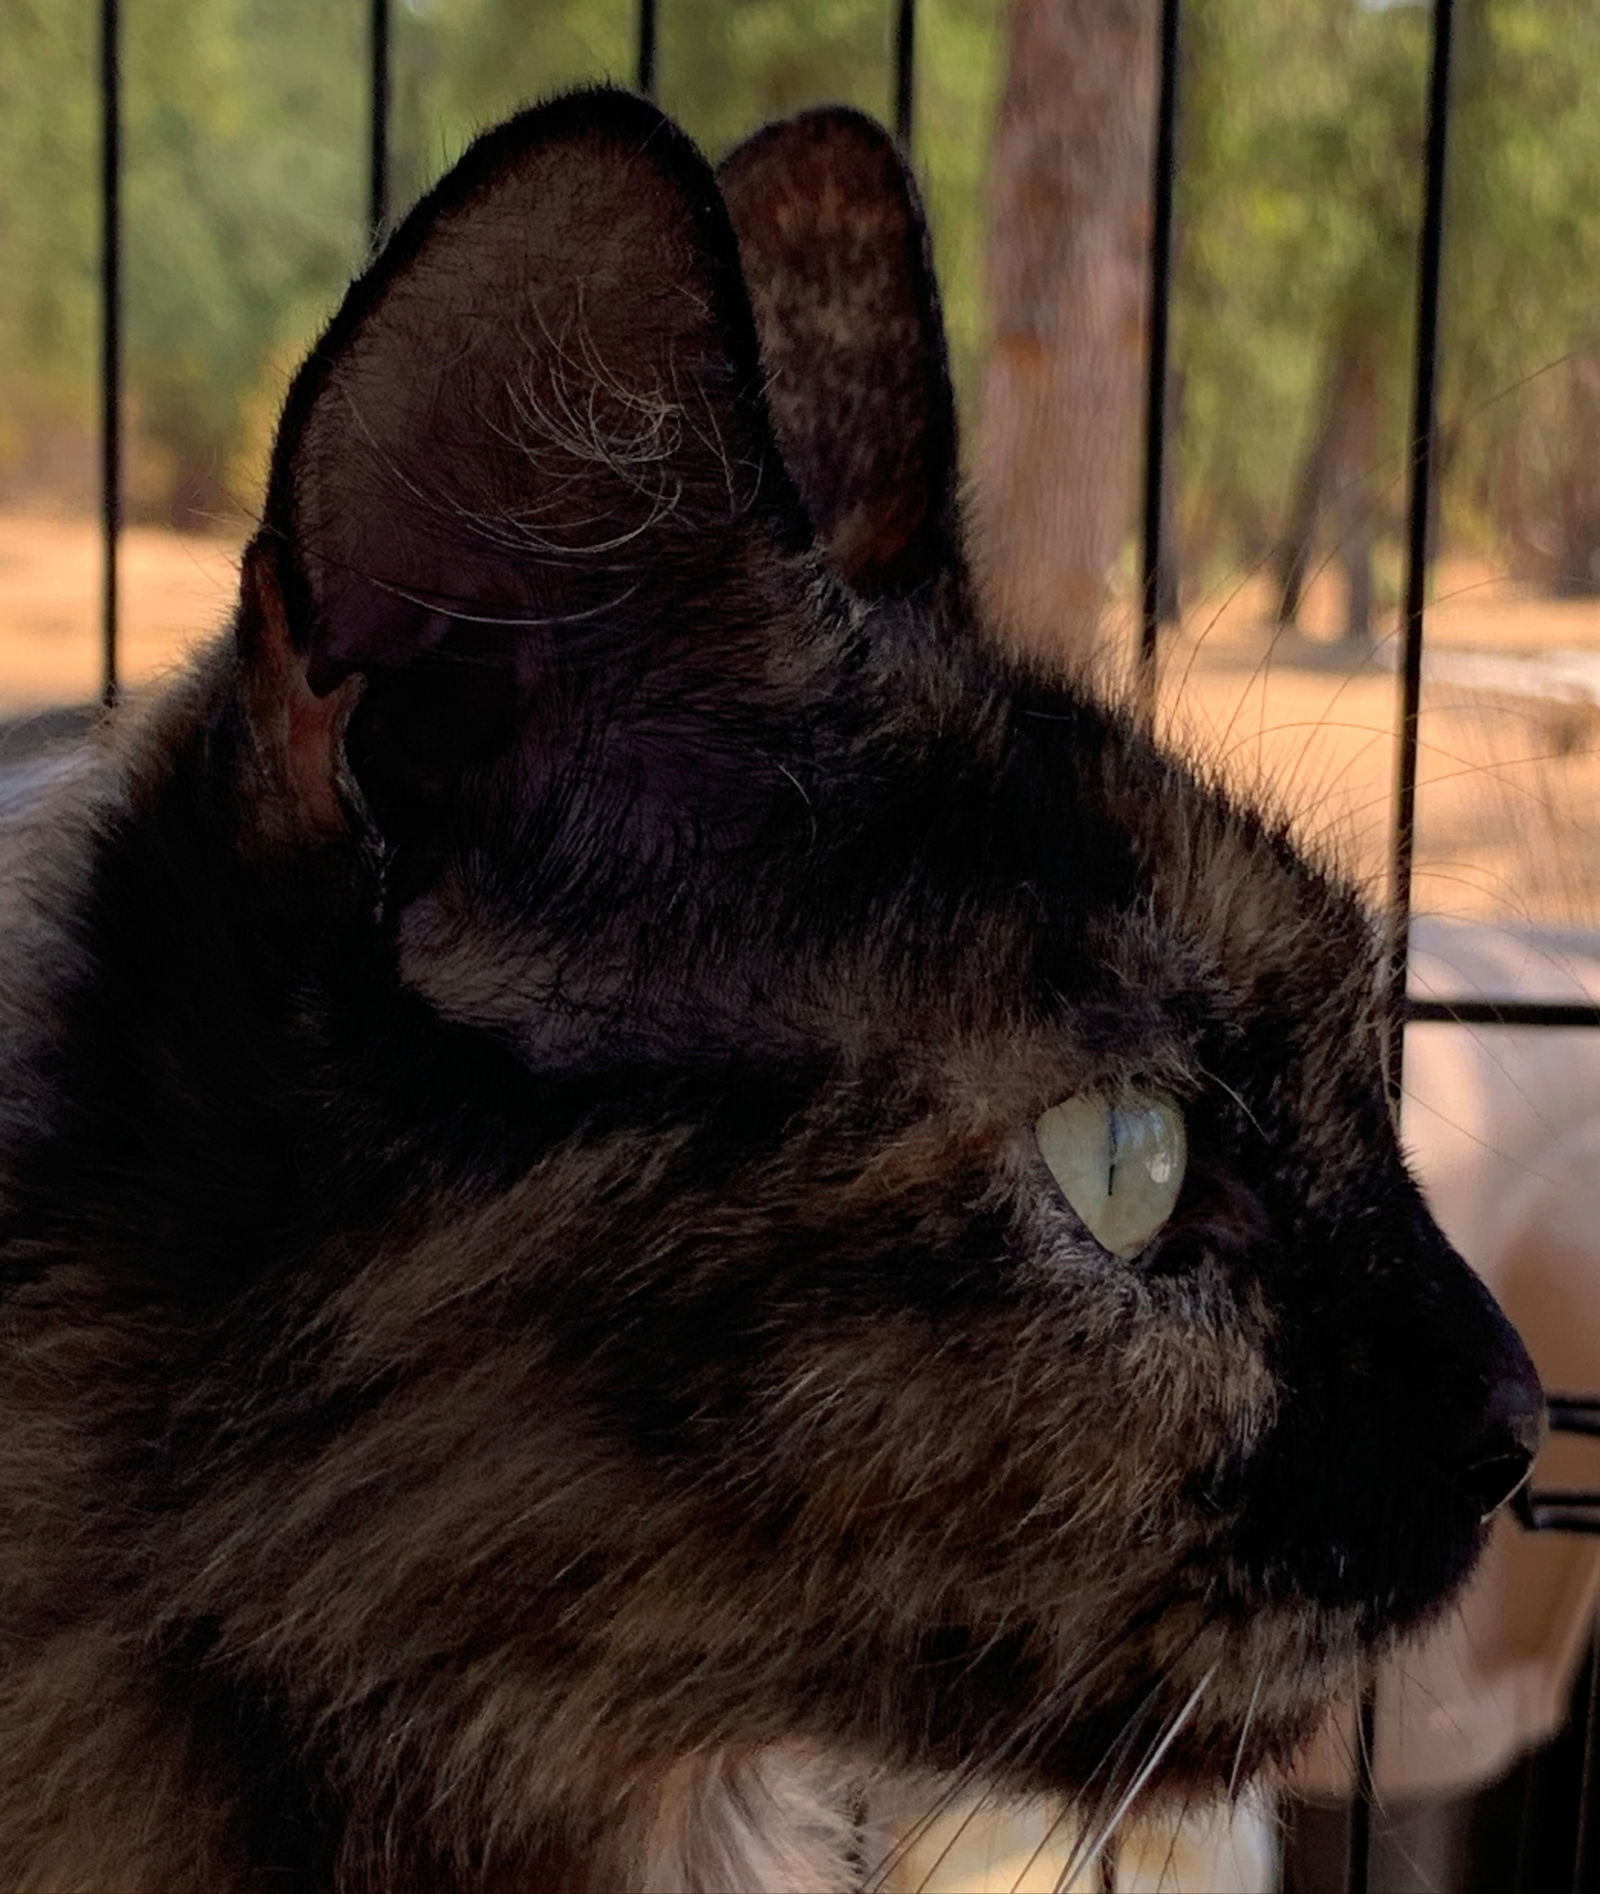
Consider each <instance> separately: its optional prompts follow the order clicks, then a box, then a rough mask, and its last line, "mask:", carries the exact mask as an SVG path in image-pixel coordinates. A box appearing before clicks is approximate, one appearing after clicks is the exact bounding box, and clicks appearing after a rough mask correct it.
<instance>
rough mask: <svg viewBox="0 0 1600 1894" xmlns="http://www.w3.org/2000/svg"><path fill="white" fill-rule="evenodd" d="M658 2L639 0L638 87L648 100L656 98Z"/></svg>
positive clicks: (654, 0)
mask: <svg viewBox="0 0 1600 1894" xmlns="http://www.w3.org/2000/svg"><path fill="white" fill-rule="evenodd" d="M656 12H657V4H656V0H639V58H638V86H639V90H640V91H641V92H642V93H643V94H644V95H645V97H646V98H647V99H653V98H654V97H655V96H656V88H657V84H658V78H657V72H656V66H657V47H658V45H659V29H658V23H657V19H656Z"/></svg>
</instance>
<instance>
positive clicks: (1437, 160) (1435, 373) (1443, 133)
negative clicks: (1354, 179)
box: [1389, 0, 1455, 1110]
mask: <svg viewBox="0 0 1600 1894" xmlns="http://www.w3.org/2000/svg"><path fill="white" fill-rule="evenodd" d="M1454 25H1455V4H1454V0H1433V58H1432V64H1431V69H1430V72H1429V76H1428V126H1427V150H1426V156H1425V172H1424V181H1423V193H1424V195H1423V212H1422V243H1421V252H1420V256H1419V260H1418V264H1419V276H1418V283H1417V335H1416V368H1415V383H1414V386H1413V389H1412V407H1411V441H1410V447H1411V453H1410V462H1411V466H1410V491H1409V493H1408V495H1407V499H1406V583H1405V615H1404V619H1403V639H1404V642H1403V647H1402V660H1401V666H1400V751H1399V757H1398V760H1397V764H1396V772H1395V830H1394V854H1393V857H1392V860H1391V866H1390V928H1391V930H1392V931H1391V934H1390V948H1389V983H1390V991H1391V996H1392V1001H1393V1003H1392V1005H1391V1007H1390V1012H1389V1034H1390V1039H1389V1089H1390V1094H1391V1096H1392V1098H1393V1099H1394V1102H1395V1108H1396V1110H1398V1109H1399V1101H1400V1082H1401V1072H1402V1068H1403V1065H1404V1062H1405V997H1406V946H1407V939H1408V935H1409V932H1410V925H1411V867H1412V861H1413V858H1414V855H1415V852H1416V826H1417V736H1418V726H1419V722H1420V717H1421V708H1422V621H1423V616H1424V613H1425V612H1426V609H1427V599H1428V552H1429V546H1428V540H1429V528H1430V525H1431V523H1432V519H1433V507H1434V476H1435V471H1436V461H1437V456H1438V415H1437V411H1436V410H1437V401H1438V379H1439V287H1440V278H1441V267H1440V266H1441V262H1442V259H1443V256H1444V185H1445V163H1446V160H1447V158H1448V156H1449V130H1450V54H1451V40H1452V37H1453V31H1452V29H1453V28H1454Z"/></svg>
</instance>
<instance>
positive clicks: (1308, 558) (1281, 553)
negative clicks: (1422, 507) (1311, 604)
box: [1273, 315, 1381, 645]
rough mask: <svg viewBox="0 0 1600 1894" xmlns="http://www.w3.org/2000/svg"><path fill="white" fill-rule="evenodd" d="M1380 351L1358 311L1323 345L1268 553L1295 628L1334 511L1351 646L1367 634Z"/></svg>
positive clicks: (1281, 611) (1286, 622) (1283, 612)
mask: <svg viewBox="0 0 1600 1894" xmlns="http://www.w3.org/2000/svg"><path fill="white" fill-rule="evenodd" d="M1380 356H1381V341H1380V338H1379V337H1378V336H1376V334H1375V333H1374V332H1373V330H1372V328H1371V325H1370V324H1369V323H1368V322H1366V321H1364V320H1363V319H1362V318H1361V317H1360V316H1358V315H1357V316H1351V317H1349V318H1348V319H1347V320H1346V321H1344V322H1343V323H1341V324H1340V326H1339V329H1338V331H1337V333H1336V335H1335V337H1334V340H1333V342H1332V344H1331V346H1330V347H1329V350H1328V366H1327V371H1326V373H1325V374H1324V376H1323V380H1322V385H1321V389H1320V391H1319V394H1318V397H1317V412H1316V421H1315V424H1314V426H1313V428H1312V431H1311V434H1310V436H1309V438H1308V439H1307V442H1306V449H1305V454H1304V456H1303V457H1302V459H1301V462H1300V471H1299V473H1298V474H1297V475H1296V477H1295V483H1294V491H1293V493H1292V494H1291V496H1290V500H1289V516H1288V519H1287V521H1286V522H1285V525H1284V530H1283V536H1282V538H1281V539H1280V541H1279V544H1278V551H1277V555H1276V557H1275V558H1274V560H1273V575H1274V579H1275V581H1276V589H1277V595H1278V604H1277V621H1278V624H1279V625H1280V626H1282V627H1284V628H1285V629H1286V630H1295V629H1297V628H1298V626H1299V622H1300V608H1301V606H1302V605H1303V604H1304V602H1305V592H1306V587H1307V585H1308V583H1309V582H1310V580H1311V578H1312V576H1313V561H1314V560H1315V558H1316V554H1317V545H1318V538H1319V532H1320V528H1321V525H1322V521H1323V519H1324V518H1325V517H1328V516H1331V518H1332V523H1333V531H1334V550H1335V553H1336V555H1337V558H1338V562H1339V565H1340V568H1341V569H1342V571H1343V573H1344V575H1345V624H1344V637H1345V640H1346V642H1348V643H1350V644H1356V645H1366V644H1370V643H1371V641H1372V606H1373V574H1372V549H1373V538H1374V522H1373V508H1374V498H1373V490H1372V479H1373V468H1374V457H1375V455H1376V452H1377V424H1378V376H1379V363H1380Z"/></svg>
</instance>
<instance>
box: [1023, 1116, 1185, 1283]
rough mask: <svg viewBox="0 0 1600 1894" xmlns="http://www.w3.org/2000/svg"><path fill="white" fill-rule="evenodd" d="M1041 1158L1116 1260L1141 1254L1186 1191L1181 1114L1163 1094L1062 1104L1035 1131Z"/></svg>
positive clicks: (1067, 1198)
mask: <svg viewBox="0 0 1600 1894" xmlns="http://www.w3.org/2000/svg"><path fill="white" fill-rule="evenodd" d="M1033 1135H1034V1137H1035V1138H1036V1139H1037V1140H1038V1143H1039V1155H1040V1157H1042V1158H1043V1159H1044V1161H1045V1167H1046V1169H1048V1171H1049V1172H1050V1175H1051V1176H1052V1177H1053V1178H1054V1179H1055V1180H1056V1183H1057V1185H1058V1186H1059V1187H1060V1191H1061V1194H1062V1196H1063V1197H1065V1198H1066V1200H1067V1202H1068V1203H1069V1204H1071V1206H1072V1208H1073V1209H1074V1210H1075V1211H1076V1212H1077V1215H1078V1219H1079V1221H1080V1222H1081V1223H1082V1224H1083V1225H1084V1227H1085V1229H1087V1230H1088V1232H1089V1234H1090V1235H1091V1236H1092V1237H1093V1238H1094V1240H1095V1241H1096V1242H1097V1243H1098V1244H1099V1245H1100V1247H1101V1248H1102V1249H1107V1250H1109V1251H1110V1252H1111V1254H1112V1255H1113V1256H1132V1255H1134V1254H1135V1253H1136V1252H1137V1251H1139V1250H1142V1249H1143V1248H1144V1246H1145V1244H1146V1243H1148V1242H1149V1241H1150V1239H1151V1237H1153V1236H1154V1235H1155V1234H1156V1232H1157V1231H1158V1230H1159V1229H1160V1228H1161V1226H1162V1224H1164V1223H1165V1222H1166V1220H1167V1218H1168V1217H1170V1216H1171V1215H1172V1206H1173V1205H1174V1204H1175V1203H1176V1202H1177V1201H1178V1192H1179V1190H1180V1189H1181V1188H1182V1187H1183V1172H1184V1165H1185V1162H1186V1160H1187V1155H1188V1154H1187V1149H1186V1142H1185V1138H1184V1132H1183V1113H1182V1112H1181V1111H1179V1109H1178V1107H1177V1105H1176V1104H1175V1103H1174V1102H1173V1100H1172V1099H1170V1098H1168V1097H1166V1096H1165V1094H1163V1093H1157V1092H1142V1093H1135V1094H1133V1095H1131V1096H1129V1097H1125V1098H1120V1099H1117V1100H1115V1101H1113V1100H1111V1099H1106V1098H1096V1097H1094V1096H1092V1095H1083V1096H1080V1097H1077V1098H1066V1099H1063V1100H1062V1102H1061V1103H1060V1104H1059V1105H1052V1106H1051V1107H1050V1109H1049V1110H1048V1111H1047V1112H1044V1113H1042V1114H1041V1116H1040V1117H1039V1119H1038V1121H1037V1123H1036V1124H1035V1125H1034V1127H1033Z"/></svg>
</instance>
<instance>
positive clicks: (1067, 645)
mask: <svg viewBox="0 0 1600 1894" xmlns="http://www.w3.org/2000/svg"><path fill="white" fill-rule="evenodd" d="M1158 18H1159V4H1158V0H1014V4H1013V7H1012V12H1011V28H1010V43H1009V48H1008V67H1007V74H1006V81H1005V88H1004V91H1003V93H1002V96H1001V102H1000V114H999V120H998V124H997V128H996V133H995V142H994V149H993V152H992V155H991V161H990V176H989V192H988V215H989V232H990V235H989V251H988V265H989V293H990V306H991V311H992V316H993V341H992V344H991V347H990V352H989V357H988V361H987V364H986V367H985V374H984V385H983V407H982V414H981V418H980V422H979V427H978V437H977V452H976V456H975V466H974V473H975V482H974V494H973V508H972V514H973V525H974V528H975V564H976V569H977V576H978V581H979V585H980V587H981V589H982V592H983V594H984V597H985V600H986V602H987V604H988V606H989V608H990V610H991V612H992V613H993V615H994V617H995V619H996V621H997V623H998V625H999V627H1000V628H1001V629H1002V630H1003V631H1004V632H1005V634H1006V635H1008V636H1009V637H1011V638H1013V639H1015V640H1016V641H1017V642H1018V643H1020V644H1022V645H1023V646H1025V647H1027V648H1029V649H1031V650H1034V651H1038V652H1040V653H1043V654H1045V655H1047V656H1050V657H1053V658H1056V659H1058V660H1071V659H1074V658H1078V657H1082V656H1084V655H1086V654H1087V653H1088V651H1089V650H1090V647H1091V644H1092V641H1093V639H1094V636H1095V633H1096V630H1097V628H1098V621H1099V616H1100V612H1101V608H1102V606H1103V604H1104V602H1105V596H1106V587H1107V582H1108V580H1109V578H1110V576H1111V571H1112V567H1113V565H1114V564H1115V561H1116V558H1117V555H1118V553H1119V552H1120V550H1121V548H1122V545H1123V543H1124V541H1125V539H1126V537H1127V535H1128V531H1129V529H1130V527H1131V525H1132V523H1133V520H1134V517H1135V510H1136V509H1135V493H1136V478H1137V470H1138V456H1137V445H1138V435H1139V421H1140V416H1141V413H1142V407H1143V388H1144V377H1143V365H1144V342H1145V302H1146V288H1147V276H1148V264H1149V231H1150V171H1151V161H1152V137H1153V122H1152V121H1153V116H1154V111H1155V79H1156V40H1157V24H1158Z"/></svg>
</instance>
